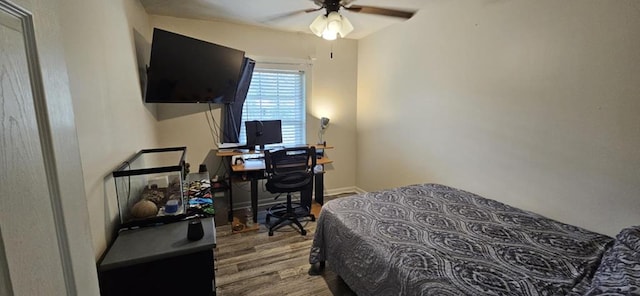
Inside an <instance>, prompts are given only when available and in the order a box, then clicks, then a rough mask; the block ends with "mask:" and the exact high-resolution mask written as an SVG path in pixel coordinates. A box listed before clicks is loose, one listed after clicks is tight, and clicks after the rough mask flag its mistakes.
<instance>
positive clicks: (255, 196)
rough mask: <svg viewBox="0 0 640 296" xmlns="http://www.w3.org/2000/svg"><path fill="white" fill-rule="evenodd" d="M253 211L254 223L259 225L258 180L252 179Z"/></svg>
mask: <svg viewBox="0 0 640 296" xmlns="http://www.w3.org/2000/svg"><path fill="white" fill-rule="evenodd" d="M251 211H253V212H252V214H253V223H258V178H256V177H253V178H251Z"/></svg>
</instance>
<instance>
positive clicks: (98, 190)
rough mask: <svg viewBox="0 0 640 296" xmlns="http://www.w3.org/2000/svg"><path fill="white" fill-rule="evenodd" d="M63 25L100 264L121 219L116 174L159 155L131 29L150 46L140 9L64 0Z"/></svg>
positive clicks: (121, 0) (124, 1) (133, 4)
mask: <svg viewBox="0 0 640 296" xmlns="http://www.w3.org/2000/svg"><path fill="white" fill-rule="evenodd" d="M63 2H64V7H63V9H62V17H61V25H62V31H63V36H64V40H63V41H64V45H65V57H66V60H67V65H68V70H69V82H70V89H71V95H72V99H73V108H74V113H75V120H76V126H77V132H78V139H79V144H80V153H81V159H82V168H83V174H84V183H85V184H84V186H85V190H86V197H87V205H88V210H89V217H90V224H91V232H92V236H93V247H94V251H95V254H96V258H98V257H99V256H100V255H101V254H102V253H103V252H104V250H105V248H106V246H107V244H108V242H110V241H111V239H112V237H111V234H112V231H113V227H114V225H115V221H116V220H117V219H118V216H117V215H118V209H117V208H118V206H117V199H116V195H115V184H114V180H113V178H112V177H111V172H112V171H113V170H114V169H115V168H116V167H117V166H118V165H119V164H121V163H122V162H123V161H125V160H126V159H127V158H129V157H130V156H131V155H133V154H134V153H135V152H136V151H138V150H140V149H144V148H154V147H156V146H157V145H156V123H155V119H154V117H153V116H152V113H151V112H150V111H149V109H148V108H147V107H145V105H144V104H143V103H142V97H141V95H140V93H141V92H140V88H139V84H138V81H139V80H138V74H137V69H136V60H135V47H134V42H133V28H135V29H136V30H138V31H139V32H140V33H141V34H143V35H144V36H147V38H148V40H149V41H150V39H151V38H150V36H151V28H150V27H149V22H148V19H147V15H146V12H145V11H144V8H142V6H141V5H140V3H139V2H138V1H129V0H117V1H97V0H91V1H79V0H66V1H63Z"/></svg>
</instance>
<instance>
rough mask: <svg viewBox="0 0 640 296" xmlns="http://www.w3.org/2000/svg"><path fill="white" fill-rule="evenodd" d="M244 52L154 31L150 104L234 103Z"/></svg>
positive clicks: (148, 73)
mask: <svg viewBox="0 0 640 296" xmlns="http://www.w3.org/2000/svg"><path fill="white" fill-rule="evenodd" d="M243 59H244V51H241V50H237V49H233V48H229V47H225V46H222V45H218V44H214V43H210V42H206V41H202V40H198V39H194V38H191V37H187V36H183V35H180V34H176V33H172V32H168V31H165V30H161V29H157V28H155V29H153V40H152V42H151V61H150V62H149V68H148V69H147V87H146V92H145V102H147V103H232V102H233V101H234V99H235V93H236V89H237V86H238V81H239V80H240V75H241V72H242V62H243Z"/></svg>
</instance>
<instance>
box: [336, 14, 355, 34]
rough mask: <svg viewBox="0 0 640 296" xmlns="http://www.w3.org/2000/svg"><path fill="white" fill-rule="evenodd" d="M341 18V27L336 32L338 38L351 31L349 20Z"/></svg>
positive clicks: (351, 26)
mask: <svg viewBox="0 0 640 296" xmlns="http://www.w3.org/2000/svg"><path fill="white" fill-rule="evenodd" d="M341 18H342V26H340V30H339V31H338V33H340V37H342V38H344V37H346V36H347V35H348V34H349V33H351V31H353V25H352V24H351V22H350V21H349V19H347V18H346V17H344V16H341Z"/></svg>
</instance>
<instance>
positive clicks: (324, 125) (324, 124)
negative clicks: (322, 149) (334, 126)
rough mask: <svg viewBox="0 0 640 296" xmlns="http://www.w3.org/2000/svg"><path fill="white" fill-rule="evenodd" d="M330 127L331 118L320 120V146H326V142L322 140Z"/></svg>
mask: <svg viewBox="0 0 640 296" xmlns="http://www.w3.org/2000/svg"><path fill="white" fill-rule="evenodd" d="M328 126H329V118H327V117H322V118H320V131H318V144H324V143H325V142H324V140H323V139H322V138H323V136H324V130H326V129H327V127H328Z"/></svg>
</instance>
